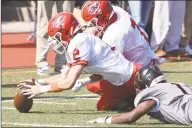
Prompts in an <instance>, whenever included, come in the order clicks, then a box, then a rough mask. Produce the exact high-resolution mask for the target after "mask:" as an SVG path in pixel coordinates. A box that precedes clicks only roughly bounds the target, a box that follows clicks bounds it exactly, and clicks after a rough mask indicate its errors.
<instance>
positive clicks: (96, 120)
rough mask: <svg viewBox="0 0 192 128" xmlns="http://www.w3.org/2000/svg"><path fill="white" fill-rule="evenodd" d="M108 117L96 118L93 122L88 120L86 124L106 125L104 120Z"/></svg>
mask: <svg viewBox="0 0 192 128" xmlns="http://www.w3.org/2000/svg"><path fill="white" fill-rule="evenodd" d="M107 118H108V117H107V116H106V117H104V118H97V119H94V120H89V121H87V122H88V123H106V119H107Z"/></svg>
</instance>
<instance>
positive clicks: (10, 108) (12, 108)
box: [1, 107, 16, 110]
mask: <svg viewBox="0 0 192 128" xmlns="http://www.w3.org/2000/svg"><path fill="white" fill-rule="evenodd" d="M1 109H2V110H3V109H8V110H15V109H16V108H14V107H2V108H1Z"/></svg>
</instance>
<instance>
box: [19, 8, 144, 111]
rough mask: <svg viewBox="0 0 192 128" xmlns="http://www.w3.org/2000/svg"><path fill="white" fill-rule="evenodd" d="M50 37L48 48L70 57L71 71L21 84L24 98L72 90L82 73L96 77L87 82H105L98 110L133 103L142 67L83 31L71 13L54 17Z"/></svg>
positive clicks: (50, 23) (102, 83)
mask: <svg viewBox="0 0 192 128" xmlns="http://www.w3.org/2000/svg"><path fill="white" fill-rule="evenodd" d="M48 34H49V36H50V40H49V44H48V45H49V46H50V47H51V48H53V49H54V50H55V51H56V52H58V53H60V54H63V53H64V52H65V55H67V57H66V58H67V60H68V64H67V65H68V68H66V69H65V70H66V71H65V73H63V74H60V75H57V76H53V77H50V78H47V79H46V78H45V79H40V80H34V79H31V80H27V81H23V82H21V83H20V84H19V85H18V87H19V88H20V90H21V92H22V93H23V94H24V95H30V97H29V98H33V97H34V96H37V95H39V94H42V93H46V92H60V91H63V90H69V89H71V88H72V87H73V86H74V84H75V82H76V80H77V79H78V78H79V76H80V75H81V73H82V71H86V72H88V73H91V74H93V75H91V76H90V77H88V78H87V79H86V81H87V82H88V83H91V82H97V81H99V80H101V79H104V80H105V81H104V82H100V84H99V86H100V87H99V89H100V90H96V91H97V92H96V93H97V94H99V95H100V96H101V98H100V100H99V101H98V103H97V109H98V110H114V109H118V108H119V107H121V105H120V104H123V103H124V102H125V101H126V102H127V101H128V102H129V101H130V102H129V103H131V102H132V101H133V99H134V98H135V96H136V90H135V88H134V78H135V75H136V72H137V71H138V70H139V69H140V68H141V67H142V66H141V65H139V64H135V63H131V62H130V61H128V60H127V59H125V58H124V56H123V55H122V54H121V53H120V52H117V51H115V50H112V49H111V47H110V46H109V45H107V44H106V43H103V42H102V40H101V39H100V38H98V37H96V36H94V35H92V34H90V33H86V32H83V28H82V26H81V25H80V24H79V22H78V21H77V20H76V18H75V17H74V16H73V15H72V14H71V13H66V12H63V13H59V14H57V15H56V16H54V17H53V18H52V19H51V20H50V21H49V26H48ZM94 74H97V75H94ZM118 106H119V107H118ZM117 107H118V108H117Z"/></svg>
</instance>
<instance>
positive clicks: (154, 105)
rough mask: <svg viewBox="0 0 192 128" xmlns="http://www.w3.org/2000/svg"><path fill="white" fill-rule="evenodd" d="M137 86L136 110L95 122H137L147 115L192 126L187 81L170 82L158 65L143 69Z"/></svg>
mask: <svg viewBox="0 0 192 128" xmlns="http://www.w3.org/2000/svg"><path fill="white" fill-rule="evenodd" d="M135 85H136V87H137V88H139V89H140V90H141V91H140V92H139V93H138V94H137V96H136V98H135V101H134V104H135V106H136V107H135V109H133V110H132V111H130V112H127V113H123V114H120V115H117V116H113V117H105V118H98V119H95V120H92V121H88V122H91V123H112V124H121V123H133V122H135V121H136V120H138V119H139V118H140V117H142V116H143V115H145V114H148V115H149V116H151V117H153V118H155V119H158V120H160V121H162V122H165V123H171V124H183V125H192V88H190V87H189V86H188V85H186V84H184V83H168V82H167V80H166V77H165V75H164V74H163V73H162V72H161V71H160V70H159V68H158V67H156V66H148V67H144V68H142V69H140V70H139V72H138V73H137V75H136V77H135Z"/></svg>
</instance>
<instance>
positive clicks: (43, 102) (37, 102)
mask: <svg viewBox="0 0 192 128" xmlns="http://www.w3.org/2000/svg"><path fill="white" fill-rule="evenodd" d="M34 103H35V104H58V105H77V104H76V103H58V102H45V101H35V102H34Z"/></svg>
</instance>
